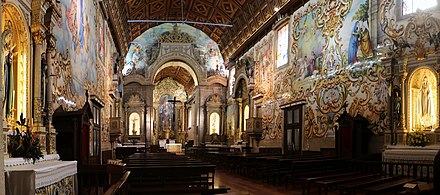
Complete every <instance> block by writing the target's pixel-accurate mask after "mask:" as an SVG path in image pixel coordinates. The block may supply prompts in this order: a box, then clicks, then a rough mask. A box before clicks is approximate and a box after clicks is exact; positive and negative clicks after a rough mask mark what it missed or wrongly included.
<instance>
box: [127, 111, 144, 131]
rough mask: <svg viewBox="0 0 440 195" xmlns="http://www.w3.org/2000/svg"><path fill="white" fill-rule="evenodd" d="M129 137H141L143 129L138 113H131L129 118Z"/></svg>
mask: <svg viewBox="0 0 440 195" xmlns="http://www.w3.org/2000/svg"><path fill="white" fill-rule="evenodd" d="M129 121H130V122H129V126H128V135H139V134H140V129H141V125H140V124H141V122H140V117H139V114H138V113H135V112H133V113H131V114H130V117H129Z"/></svg>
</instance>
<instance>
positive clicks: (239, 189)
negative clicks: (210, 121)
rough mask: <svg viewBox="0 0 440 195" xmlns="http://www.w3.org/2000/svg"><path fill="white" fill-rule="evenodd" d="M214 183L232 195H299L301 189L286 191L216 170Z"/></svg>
mask: <svg viewBox="0 0 440 195" xmlns="http://www.w3.org/2000/svg"><path fill="white" fill-rule="evenodd" d="M214 183H215V185H216V186H224V185H226V186H229V187H230V188H231V189H230V190H229V191H228V193H227V194H233V195H284V194H289V195H292V194H294V195H300V194H302V187H301V186H299V185H298V186H296V188H295V190H293V189H292V186H290V187H289V189H286V188H285V187H284V186H276V185H273V184H268V183H265V182H262V181H259V180H255V179H249V178H247V177H243V176H240V175H237V174H233V173H229V172H226V171H224V170H218V169H217V170H216V172H215V178H214ZM311 194H318V190H317V189H312V190H311ZM335 194H339V193H337V192H336V191H335V192H330V193H329V195H335Z"/></svg>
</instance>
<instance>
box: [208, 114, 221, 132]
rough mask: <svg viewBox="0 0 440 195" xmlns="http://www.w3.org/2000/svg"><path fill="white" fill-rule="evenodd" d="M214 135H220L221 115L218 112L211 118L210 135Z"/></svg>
mask: <svg viewBox="0 0 440 195" xmlns="http://www.w3.org/2000/svg"><path fill="white" fill-rule="evenodd" d="M213 133H217V135H218V134H220V115H219V114H217V113H216V112H214V113H211V115H210V116H209V135H212V134H213Z"/></svg>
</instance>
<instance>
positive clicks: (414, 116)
mask: <svg viewBox="0 0 440 195" xmlns="http://www.w3.org/2000/svg"><path fill="white" fill-rule="evenodd" d="M409 90H410V91H409V94H410V96H409V104H410V106H409V108H410V112H409V113H410V130H411V131H414V130H434V129H436V128H437V127H438V119H437V112H438V111H437V109H438V103H437V97H438V95H437V92H438V89H437V77H436V74H435V73H434V72H433V71H432V70H431V69H429V68H420V69H418V70H416V71H414V73H413V74H412V76H411V77H410V81H409Z"/></svg>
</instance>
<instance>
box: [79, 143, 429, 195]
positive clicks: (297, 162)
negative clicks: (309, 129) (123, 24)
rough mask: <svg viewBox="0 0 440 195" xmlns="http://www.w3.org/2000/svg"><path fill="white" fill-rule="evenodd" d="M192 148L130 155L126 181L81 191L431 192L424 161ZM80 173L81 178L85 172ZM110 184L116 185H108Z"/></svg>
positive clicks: (117, 192) (155, 192) (124, 192)
mask: <svg viewBox="0 0 440 195" xmlns="http://www.w3.org/2000/svg"><path fill="white" fill-rule="evenodd" d="M191 150H192V149H190V150H189V151H187V152H188V153H187V154H183V153H180V154H174V153H165V152H162V153H150V152H148V153H135V154H132V155H130V156H128V157H127V158H125V159H124V160H123V162H124V163H126V164H124V169H125V170H126V171H127V172H129V176H128V177H126V178H124V177H122V178H121V179H123V180H125V182H124V185H122V186H121V185H120V184H118V183H116V184H112V183H108V184H107V185H103V186H99V185H95V186H93V185H90V186H87V185H84V186H80V189H83V191H82V192H81V193H82V194H94V191H93V190H90V189H99V191H106V194H112V193H111V192H112V191H113V190H115V191H114V192H113V193H114V194H243V195H244V194H255V195H260V194H261V195H264V194H274V195H277V194H280V195H281V194H326V195H327V194H330V195H332V194H362V195H363V194H397V193H399V194H431V193H433V186H432V180H433V175H432V172H433V171H434V167H433V166H432V165H429V164H425V165H422V164H418V165H415V164H405V163H397V164H396V163H382V162H380V161H353V160H343V159H336V158H334V157H329V156H323V155H321V154H318V153H311V154H306V153H304V154H301V155H281V154H275V153H272V154H270V153H258V154H257V153H242V152H239V153H237V152H218V151H216V152H214V151H212V148H211V149H210V150H209V151H204V149H200V148H199V149H197V150H196V151H191ZM399 168H402V169H403V170H398V169H399ZM421 170H425V171H421ZM91 175H93V174H91ZM80 176H81V175H80ZM80 178H82V179H83V180H85V178H84V175H83V176H81V177H80ZM426 182H428V183H427V185H423V186H424V187H423V189H422V184H425V183H426ZM97 183H99V182H95V183H94V184H97ZM90 184H93V182H92V183H90ZM410 184H413V185H416V184H417V185H419V186H420V189H419V190H420V192H417V193H415V192H416V191H409V190H408V188H405V187H404V185H410ZM115 185H116V186H118V185H119V187H118V188H117V189H112V187H113V186H115ZM109 186H112V187H109ZM118 190H119V191H118Z"/></svg>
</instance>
